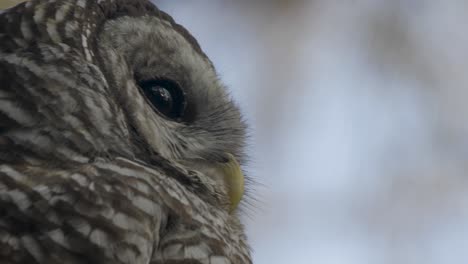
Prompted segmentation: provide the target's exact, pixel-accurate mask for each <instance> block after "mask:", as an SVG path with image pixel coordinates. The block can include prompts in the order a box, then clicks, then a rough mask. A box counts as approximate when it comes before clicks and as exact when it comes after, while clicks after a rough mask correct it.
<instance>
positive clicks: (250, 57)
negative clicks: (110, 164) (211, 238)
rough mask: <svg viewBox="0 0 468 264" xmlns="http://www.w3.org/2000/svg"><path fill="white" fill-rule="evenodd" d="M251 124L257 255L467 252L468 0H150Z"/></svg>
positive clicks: (311, 262) (252, 228)
mask: <svg viewBox="0 0 468 264" xmlns="http://www.w3.org/2000/svg"><path fill="white" fill-rule="evenodd" d="M154 2H155V3H156V4H157V5H158V6H159V7H160V8H161V9H163V10H165V11H167V12H169V13H170V14H171V15H173V16H174V18H175V19H176V21H178V22H179V23H181V24H183V25H184V26H186V27H187V28H188V29H189V30H190V31H191V32H192V33H193V34H194V35H195V37H196V38H197V39H198V40H199V42H200V43H201V45H202V47H203V49H204V50H205V51H206V53H207V54H208V56H209V57H210V58H211V59H212V60H213V62H214V64H215V65H216V67H217V69H218V71H219V74H220V76H221V78H222V79H223V80H224V82H225V83H226V84H227V85H228V87H229V89H230V91H231V93H232V96H233V97H234V99H235V100H236V101H237V102H238V104H239V105H240V107H241V108H242V112H243V113H244V116H245V117H246V119H247V120H248V123H249V124H250V127H251V129H250V134H251V138H250V139H249V154H250V156H251V160H252V161H251V162H250V163H249V164H248V165H247V168H246V169H247V171H248V174H249V175H250V176H251V177H252V178H253V179H254V180H255V181H256V182H258V184H254V185H252V186H251V190H250V194H251V196H253V197H254V198H255V199H252V198H250V200H248V201H249V203H250V204H252V205H246V206H245V208H244V211H245V214H244V215H245V221H244V222H245V224H246V226H247V230H248V235H249V239H250V243H251V245H252V248H253V257H254V262H255V263H256V264H267V263H268V264H272V263H298V264H301V263H304V264H335V263H336V264H342V263H343V264H354V263H359V264H363V263H370V264H387V263H388V264H395V263H397V264H406V263H408V264H410V263H411V264H413V263H425V264H432V263H434V264H435V263H437V264H439V263H441V264H442V263H468V250H467V248H468V173H467V172H468V162H467V161H468V103H466V101H468V30H467V27H466V25H467V23H468V16H467V15H466V14H467V13H468V2H467V1H455V0H454V1H436V0H433V1H427V0H426V1H422V0H421V1H418V0H393V1H384V0H380V1H379V0H353V1H335V0H309V1H306V0H303V1H301V0H296V1H292V0H290V1H286V0H284V1H281V0H271V1H234V0H231V1H170V0H156V1H154Z"/></svg>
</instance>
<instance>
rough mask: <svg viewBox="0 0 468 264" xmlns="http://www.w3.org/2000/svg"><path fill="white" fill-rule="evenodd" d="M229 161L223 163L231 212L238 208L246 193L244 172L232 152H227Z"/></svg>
mask: <svg viewBox="0 0 468 264" xmlns="http://www.w3.org/2000/svg"><path fill="white" fill-rule="evenodd" d="M226 156H227V162H225V163H224V164H223V165H222V171H223V174H224V181H225V182H226V186H227V191H228V195H229V201H230V206H229V212H230V213H232V212H234V211H235V210H236V208H237V206H238V205H239V203H240V201H241V200H242V196H243V195H244V174H243V173H242V169H241V167H240V165H239V162H238V161H237V159H236V158H235V157H234V156H233V155H232V154H230V153H226Z"/></svg>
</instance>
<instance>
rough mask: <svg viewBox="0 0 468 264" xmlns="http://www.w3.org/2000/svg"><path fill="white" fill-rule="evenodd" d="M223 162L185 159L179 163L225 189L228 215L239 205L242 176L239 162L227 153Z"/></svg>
mask: <svg viewBox="0 0 468 264" xmlns="http://www.w3.org/2000/svg"><path fill="white" fill-rule="evenodd" d="M224 157H225V158H226V159H225V160H224V161H218V162H213V161H208V160H205V159H186V160H181V161H180V162H181V163H182V164H184V165H185V166H187V167H189V168H191V169H195V170H198V171H200V172H202V173H203V174H204V175H206V176H208V177H209V178H211V179H212V180H214V182H215V183H216V186H217V187H219V188H225V190H226V194H227V196H228V197H227V198H229V201H228V202H229V208H228V210H229V213H232V212H234V210H235V209H236V208H237V206H238V205H239V203H240V201H241V199H242V195H243V194H244V174H243V173H242V170H241V167H240V165H239V162H237V160H236V158H235V157H234V156H233V155H232V154H229V153H225V156H224Z"/></svg>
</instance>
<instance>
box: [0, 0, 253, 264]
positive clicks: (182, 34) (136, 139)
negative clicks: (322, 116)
mask: <svg viewBox="0 0 468 264" xmlns="http://www.w3.org/2000/svg"><path fill="white" fill-rule="evenodd" d="M136 76H137V77H136ZM154 76H158V77H159V76H164V77H165V78H172V79H175V80H176V81H177V82H178V83H180V84H181V85H182V86H185V87H188V88H187V89H189V92H188V94H189V96H191V98H192V99H191V100H192V110H193V111H195V112H196V117H195V118H194V120H193V121H192V122H189V123H178V122H169V121H168V120H166V119H164V118H162V117H161V116H159V115H158V114H156V113H155V111H153V109H152V108H151V107H150V106H149V105H148V103H147V102H146V101H145V98H144V97H143V95H142V94H141V93H140V92H139V91H138V88H137V87H136V81H135V79H136V78H147V77H154ZM244 130H245V128H244V124H243V122H242V121H241V118H240V114H239V111H238V109H237V107H236V106H235V105H234V104H233V103H232V102H231V101H230V99H229V96H228V95H227V94H226V92H225V89H224V88H223V86H222V84H221V83H220V82H219V81H218V78H217V77H216V73H215V70H214V68H213V66H212V64H211V62H210V61H209V60H208V58H207V57H206V56H205V54H204V53H203V52H202V50H201V49H200V47H199V46H198V44H197V42H196V41H195V39H193V37H192V36H190V34H189V33H188V32H187V31H186V30H185V29H184V28H182V27H181V26H180V25H177V24H176V23H175V22H174V21H173V20H172V18H171V17H170V16H168V15H167V14H165V13H163V12H162V11H160V10H158V9H157V8H156V7H155V6H153V5H152V4H151V3H149V2H147V1H143V0H127V1H125V0H63V1H59V0H57V1H48V0H39V1H28V2H26V3H23V4H20V5H18V6H16V7H14V8H12V9H9V10H7V11H5V12H3V13H2V14H0V263H67V264H68V263H212V264H215V263H251V260H250V253H249V249H248V246H247V244H246V239H245V235H244V231H243V227H242V225H241V223H240V222H239V219H238V216H237V214H236V213H229V210H227V203H228V202H227V198H226V196H227V194H226V188H225V186H220V185H219V183H218V182H217V181H216V179H213V177H208V176H207V175H205V174H204V173H201V172H199V171H198V170H196V168H191V167H190V166H189V165H187V164H190V161H193V160H196V159H200V160H204V161H208V162H209V161H211V160H212V161H213V162H215V161H216V159H218V158H219V157H220V156H222V153H232V154H233V155H234V156H235V157H236V158H237V159H238V160H240V161H242V160H243V153H242V151H243V144H244ZM187 161H189V162H188V163H187Z"/></svg>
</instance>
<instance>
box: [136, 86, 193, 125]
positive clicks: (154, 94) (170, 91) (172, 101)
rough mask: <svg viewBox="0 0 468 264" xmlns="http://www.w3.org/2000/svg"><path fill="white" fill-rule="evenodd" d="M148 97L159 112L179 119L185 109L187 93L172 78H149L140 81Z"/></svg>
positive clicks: (176, 119)
mask: <svg viewBox="0 0 468 264" xmlns="http://www.w3.org/2000/svg"><path fill="white" fill-rule="evenodd" d="M139 86H140V87H141V89H142V90H143V93H144V94H145V96H146V98H147V99H148V100H149V102H150V103H151V104H152V105H153V107H154V108H155V109H156V110H157V112H158V113H159V114H162V115H163V116H165V117H167V118H170V119H173V120H175V121H179V120H180V119H181V118H182V117H183V114H184V110H185V94H184V92H183V91H182V89H181V88H180V87H179V85H177V84H176V83H175V82H172V81H170V80H159V79H157V80H148V81H142V82H140V83H139Z"/></svg>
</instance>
